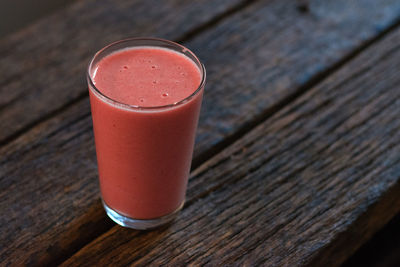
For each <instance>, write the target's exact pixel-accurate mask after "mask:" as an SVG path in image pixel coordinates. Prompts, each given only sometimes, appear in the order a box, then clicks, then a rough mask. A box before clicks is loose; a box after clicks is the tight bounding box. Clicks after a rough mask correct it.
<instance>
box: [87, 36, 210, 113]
mask: <svg viewBox="0 0 400 267" xmlns="http://www.w3.org/2000/svg"><path fill="white" fill-rule="evenodd" d="M130 41H157V42H161V43H166V44H168V45H171V46H174V47H177V48H180V49H181V53H182V54H183V55H184V56H186V57H188V56H187V55H186V54H185V53H189V54H190V55H191V56H192V57H193V58H194V59H195V60H193V59H192V58H190V57H188V58H189V59H190V60H192V61H196V62H195V63H196V65H198V67H199V70H200V75H201V80H200V84H199V86H198V87H197V89H196V90H194V91H193V93H191V94H190V95H189V96H187V97H185V98H183V99H181V100H179V101H177V102H174V103H172V104H167V105H161V106H140V105H131V104H127V103H123V102H120V101H117V100H115V99H112V98H111V97H109V96H107V95H105V94H104V93H102V92H101V91H100V90H99V89H98V88H97V87H96V85H95V84H94V82H93V79H92V76H91V74H90V70H91V68H92V67H93V66H92V65H93V62H94V60H95V59H96V58H97V57H98V56H99V55H100V53H102V52H104V51H105V50H107V49H109V48H111V47H112V46H115V45H117V44H121V43H125V42H130ZM147 46H148V47H161V46H157V45H143V47H147ZM132 47H134V46H132ZM126 48H129V46H127V47H126ZM167 49H169V48H167ZM170 50H172V49H170ZM172 51H175V50H172ZM175 52H179V51H175ZM86 78H87V81H88V83H89V89H90V90H94V92H95V94H97V95H98V96H100V98H102V99H103V100H105V101H106V102H110V104H112V105H116V106H119V107H122V108H125V109H129V110H158V109H166V108H173V107H177V106H180V105H182V104H184V103H186V102H188V101H189V100H191V99H192V98H193V97H194V96H196V95H197V94H198V93H199V92H200V91H201V90H202V89H203V88H204V84H205V81H206V68H205V66H204V64H203V63H201V61H200V60H199V58H198V57H197V56H196V55H195V54H194V53H193V52H192V51H191V50H190V49H188V48H186V47H185V46H183V45H181V44H178V43H176V42H173V41H170V40H166V39H162V38H154V37H133V38H126V39H122V40H119V41H115V42H112V43H110V44H108V45H106V46H105V47H103V48H101V49H100V50H98V51H97V52H96V53H95V54H94V56H93V57H92V58H91V60H90V61H89V65H88V67H87V71H86Z"/></svg>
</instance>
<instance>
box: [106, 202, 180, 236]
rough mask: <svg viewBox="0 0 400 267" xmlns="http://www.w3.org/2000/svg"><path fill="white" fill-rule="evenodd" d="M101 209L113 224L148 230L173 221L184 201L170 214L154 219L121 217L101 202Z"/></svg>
mask: <svg viewBox="0 0 400 267" xmlns="http://www.w3.org/2000/svg"><path fill="white" fill-rule="evenodd" d="M102 202H103V207H104V209H105V210H106V213H107V215H108V217H110V218H111V219H112V220H113V221H114V222H116V223H118V224H119V225H121V226H124V227H128V228H132V229H136V230H148V229H152V228H156V227H158V226H161V225H164V224H166V223H169V222H170V221H172V220H173V219H175V217H176V215H177V214H178V213H179V211H180V210H181V209H182V207H183V204H184V203H185V201H182V204H181V205H180V206H179V207H178V208H177V209H176V210H175V211H174V212H172V213H170V214H167V215H165V216H162V217H159V218H155V219H133V218H130V217H127V216H125V215H122V214H120V213H118V212H116V211H115V210H113V209H112V208H110V207H109V206H107V204H106V203H105V202H104V201H103V200H102Z"/></svg>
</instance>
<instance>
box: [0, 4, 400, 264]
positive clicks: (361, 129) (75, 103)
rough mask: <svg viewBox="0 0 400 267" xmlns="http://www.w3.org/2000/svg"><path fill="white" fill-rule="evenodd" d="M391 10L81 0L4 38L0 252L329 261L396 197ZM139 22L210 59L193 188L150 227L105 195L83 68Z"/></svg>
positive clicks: (7, 256)
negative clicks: (129, 224)
mask: <svg viewBox="0 0 400 267" xmlns="http://www.w3.org/2000/svg"><path fill="white" fill-rule="evenodd" d="M155 6H156V7H157V8H153V7H155ZM146 11H147V12H150V13H149V14H147V15H146V16H144V13H145V12H146ZM399 21H400V3H399V2H398V1H390V0H387V1H373V0H365V1H347V0H346V1H345V0H342V1H297V2H296V1H289V0H288V1H286V0H284V1H282V0H281V1H244V2H240V1H201V2H200V1H199V2H197V1H196V3H193V1H184V2H181V1H162V2H158V1H155V2H152V1H143V2H141V1H136V2H128V1H119V2H118V3H114V2H111V1H97V2H96V4H95V3H94V2H93V1H81V2H78V3H76V4H74V5H73V6H72V7H70V8H67V9H65V10H62V11H60V12H59V13H58V14H55V15H53V16H51V17H48V18H46V19H44V20H42V21H41V22H39V23H38V24H35V25H33V26H31V27H29V28H27V29H25V30H24V31H22V32H19V33H17V34H15V35H12V36H10V37H9V38H7V39H4V40H2V41H0V55H1V59H0V71H1V76H0V121H1V125H0V126H1V127H0V128H1V131H0V140H1V141H0V143H1V147H0V155H1V158H0V198H1V199H2V201H1V203H0V207H1V210H2V215H1V216H0V225H1V227H2V229H1V230H2V231H1V233H0V239H1V240H2V242H1V244H0V263H1V264H5V265H7V264H11V265H20V264H29V265H55V264H59V263H62V262H64V261H65V262H64V265H65V266H70V265H79V266H80V265H84V264H86V265H99V264H103V265H111V264H112V265H125V264H129V263H131V264H132V263H136V264H142V265H148V264H162V263H163V264H170V265H176V264H178V265H181V264H185V263H192V264H194V265H197V264H211V265H215V264H232V263H236V264H266V265H289V266H291V265H304V264H310V265H322V264H328V265H332V266H337V265H339V264H341V263H342V262H343V261H344V260H346V259H347V258H348V257H350V256H351V255H352V254H353V253H354V252H355V251H356V250H357V248H358V247H360V246H361V245H362V244H363V243H365V242H366V241H367V240H368V239H369V238H370V237H371V236H372V235H373V234H374V233H375V232H377V231H378V230H379V229H380V228H382V227H383V226H384V225H385V224H386V223H387V222H388V221H389V220H390V219H391V218H392V217H393V216H394V215H395V214H396V213H397V212H399V210H400V194H399V193H400V190H399V189H400V188H399V186H400V183H399V179H400V169H399V167H400V163H399V161H400V153H399V151H400V147H399V145H400V135H399V126H400V125H399V124H400V120H399V119H398V117H399V110H400V87H399V84H400V73H399V66H400V52H399V47H400V33H399V29H398V26H399V24H400V23H399ZM137 35H141V36H144V35H146V36H159V37H165V38H168V39H173V40H177V41H181V42H183V43H184V44H185V45H187V46H188V47H189V48H191V49H192V50H193V51H194V52H195V53H196V54H198V55H199V57H200V58H201V60H202V61H203V62H204V63H205V65H206V67H207V70H208V82H207V88H206V92H205V99H204V105H203V110H202V114H201V120H200V124H199V131H198V138H197V144H196V150H195V157H194V162H193V169H194V171H193V173H192V176H191V180H190V183H189V189H188V194H187V203H186V205H185V208H184V209H183V211H182V213H181V214H180V216H179V217H178V218H177V220H176V221H175V222H174V223H173V224H171V225H169V226H167V227H163V228H161V229H158V230H155V231H150V232H138V231H132V230H128V229H123V228H121V227H119V226H115V225H114V224H113V223H111V221H110V220H109V219H108V218H106V215H105V214H104V211H103V210H102V207H101V204H100V201H99V190H98V184H97V170H96V159H95V152H94V144H93V136H92V128H91V127H92V126H91V118H90V110H89V103H88V98H87V88H86V84H85V79H84V72H85V67H86V64H87V62H88V60H89V58H90V56H91V55H92V54H93V53H94V52H95V51H96V50H97V49H99V48H101V47H102V46H104V45H105V44H107V43H109V42H110V41H113V40H117V39H120V38H124V37H127V36H137ZM27 40H29V41H27Z"/></svg>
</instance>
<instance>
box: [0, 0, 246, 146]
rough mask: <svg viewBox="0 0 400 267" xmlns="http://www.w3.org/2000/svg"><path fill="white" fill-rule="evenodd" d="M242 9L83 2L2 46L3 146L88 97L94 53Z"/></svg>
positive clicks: (186, 29)
mask: <svg viewBox="0 0 400 267" xmlns="http://www.w3.org/2000/svg"><path fill="white" fill-rule="evenodd" d="M236 5H239V6H240V5H241V2H240V1H239V0H234V1H230V0H220V1H211V0H207V1H201V2H198V1H195V2H193V1H177V0H169V1H157V0H151V1H139V0H136V1H127V0H124V1H117V2H115V1H107V0H101V1H94V0H86V1H79V2H77V3H76V4H74V5H73V6H72V7H69V8H67V9H65V10H61V11H60V12H57V13H56V14H54V15H53V16H51V17H49V18H46V19H44V20H42V21H41V22H39V23H38V24H35V25H33V26H32V27H29V28H27V29H26V30H24V31H22V32H20V33H19V34H15V35H13V36H10V37H9V38H6V39H4V40H2V41H1V42H0V73H1V76H0V77H1V78H0V126H1V131H0V144H2V143H5V142H6V141H7V140H9V139H10V138H12V137H13V135H14V134H16V133H21V132H24V131H25V130H27V129H29V128H30V127H32V126H33V125H34V124H35V123H37V122H38V121H40V120H41V119H42V118H47V117H48V116H50V115H51V114H52V113H53V112H55V111H57V110H60V109H62V108H63V107H65V105H68V104H69V103H71V102H73V101H76V99H79V98H82V97H85V96H86V95H87V86H86V80H85V72H86V67H87V64H88V61H89V59H90V57H91V56H93V54H94V52H95V51H97V50H98V49H100V48H102V47H103V46H105V45H107V44H109V43H110V42H113V41H116V40H119V39H122V38H127V37H129V36H158V37H163V38H167V39H176V38H181V37H182V36H185V35H186V34H188V33H190V32H191V31H193V30H195V29H196V28H197V27H200V26H201V25H202V24H206V23H207V22H209V21H210V20H212V19H213V18H215V17H216V16H218V15H221V14H223V13H224V12H228V11H229V10H230V9H232V8H235V6H236Z"/></svg>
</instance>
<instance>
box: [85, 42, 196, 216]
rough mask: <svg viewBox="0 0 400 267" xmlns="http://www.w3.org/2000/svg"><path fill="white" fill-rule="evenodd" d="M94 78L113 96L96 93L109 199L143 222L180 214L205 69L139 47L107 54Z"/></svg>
mask: <svg viewBox="0 0 400 267" xmlns="http://www.w3.org/2000/svg"><path fill="white" fill-rule="evenodd" d="M90 75H91V76H92V80H93V83H94V85H95V87H96V88H97V90H99V91H100V92H101V93H102V94H103V95H104V96H106V97H104V96H103V95H101V94H100V93H99V92H97V91H96V90H95V89H93V88H90V90H89V92H90V102H91V108H92V118H93V128H94V134H95V142H96V152H97V161H98V170H99V177H100V187H101V192H102V197H103V200H104V202H105V203H106V204H107V205H108V206H109V207H110V208H112V209H114V210H115V211H117V212H119V213H120V214H123V215H125V216H128V217H131V218H135V219H152V218H157V217H160V216H163V215H166V214H169V213H171V212H173V211H175V210H176V209H177V208H179V207H180V205H181V204H182V203H183V201H184V198H185V191H186V185H187V179H188V176H189V170H190V164H191V159H192V153H193V145H194V139H195V131H196V126H197V122H198V117H199V112H200V106H201V99H202V94H203V92H202V90H201V91H200V92H198V93H197V94H193V93H194V92H195V91H196V90H197V89H198V88H199V86H200V83H201V78H202V77H201V72H200V69H199V67H198V66H197V65H196V64H195V63H194V62H193V61H192V60H191V59H189V58H188V57H187V56H185V55H183V54H180V53H178V52H175V51H173V50H169V49H164V48H156V47H136V48H132V49H124V50H119V51H117V52H113V53H112V54H110V55H108V56H106V57H104V58H103V59H101V60H100V61H99V62H98V63H97V65H96V66H95V67H94V68H93V72H92V73H91V74H90ZM189 96H191V97H189ZM107 97H108V98H110V99H113V100H115V101H116V102H120V103H123V104H127V105H132V106H136V107H128V106H126V105H119V104H118V103H115V102H113V101H111V100H109V99H108V98H107ZM188 97H189V98H188ZM184 99H185V101H183V102H182V103H179V104H176V105H173V106H167V107H160V106H165V105H170V104H174V103H176V102H179V101H182V100H184ZM137 106H139V107H137ZM141 107H144V108H141ZM150 107H153V108H150ZM154 107H158V108H154Z"/></svg>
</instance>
